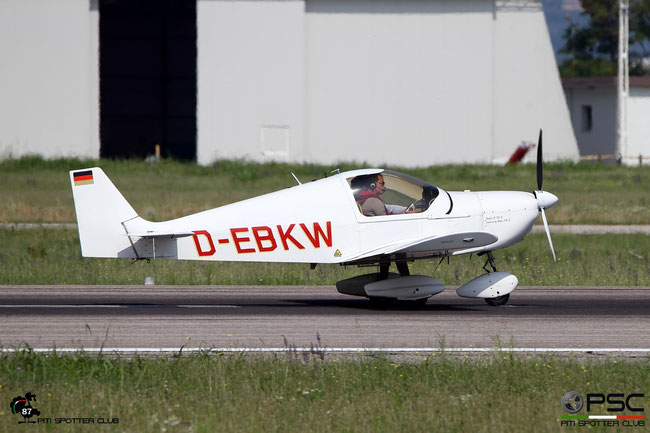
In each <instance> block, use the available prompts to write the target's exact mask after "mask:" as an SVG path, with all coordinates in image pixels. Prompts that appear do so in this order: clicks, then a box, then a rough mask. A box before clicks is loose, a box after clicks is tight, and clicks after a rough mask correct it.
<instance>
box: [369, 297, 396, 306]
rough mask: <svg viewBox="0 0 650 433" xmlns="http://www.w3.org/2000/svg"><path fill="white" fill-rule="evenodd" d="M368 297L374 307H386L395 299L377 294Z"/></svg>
mask: <svg viewBox="0 0 650 433" xmlns="http://www.w3.org/2000/svg"><path fill="white" fill-rule="evenodd" d="M368 299H370V303H371V304H372V305H374V306H376V307H388V306H389V305H393V304H394V303H395V301H397V299H396V298H382V297H378V296H371V297H370V298H368Z"/></svg>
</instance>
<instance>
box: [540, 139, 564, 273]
mask: <svg viewBox="0 0 650 433" xmlns="http://www.w3.org/2000/svg"><path fill="white" fill-rule="evenodd" d="M543 183H544V161H543V159H542V130H541V129H540V130H539V139H538V141H537V190H536V191H535V192H534V194H535V198H537V208H538V209H539V210H540V212H541V213H542V222H543V223H544V230H545V231H546V237H547V238H548V244H549V245H550V246H551V253H553V261H554V262H557V258H556V257H555V250H554V249H553V241H552V240H551V232H550V230H549V229H548V221H546V213H545V212H544V209H546V208H549V207H551V206H553V205H554V204H555V203H557V201H558V198H557V197H556V196H555V195H554V194H551V193H550V192H546V191H543V190H542V184H543Z"/></svg>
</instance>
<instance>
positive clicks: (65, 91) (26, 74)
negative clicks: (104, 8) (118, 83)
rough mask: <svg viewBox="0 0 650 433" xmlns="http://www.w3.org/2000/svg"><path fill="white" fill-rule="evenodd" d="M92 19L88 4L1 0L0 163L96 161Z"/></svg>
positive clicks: (95, 20) (84, 0)
mask: <svg viewBox="0 0 650 433" xmlns="http://www.w3.org/2000/svg"><path fill="white" fill-rule="evenodd" d="M98 26H99V16H98V12H97V2H96V1H89V0H57V1H52V0H0V53H2V67H0V95H1V96H0V158H2V157H8V156H13V157H18V156H21V155H25V154H40V155H42V156H44V157H48V158H51V157H59V156H74V157H92V158H97V157H99V58H98V41H99V31H98Z"/></svg>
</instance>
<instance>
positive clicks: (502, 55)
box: [492, 1, 578, 163]
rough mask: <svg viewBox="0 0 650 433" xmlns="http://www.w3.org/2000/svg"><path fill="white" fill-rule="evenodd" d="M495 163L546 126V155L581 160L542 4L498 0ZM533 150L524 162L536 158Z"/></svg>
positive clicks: (495, 35) (495, 65) (493, 63)
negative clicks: (578, 158)
mask: <svg viewBox="0 0 650 433" xmlns="http://www.w3.org/2000/svg"><path fill="white" fill-rule="evenodd" d="M493 43H494V53H495V54H494V58H493V59H492V67H493V68H494V72H493V76H494V86H493V92H494V109H493V111H494V114H493V115H494V121H493V125H494V137H493V141H492V162H498V163H504V162H506V161H507V159H508V157H509V156H510V154H511V153H512V152H513V150H514V147H515V146H516V145H517V144H519V143H520V142H521V141H522V140H525V141H529V142H537V137H538V135H539V129H540V128H542V129H543V130H544V160H545V161H551V160H558V159H559V160H577V157H578V149H577V143H576V138H575V135H574V131H573V125H572V123H571V118H570V115H569V110H568V107H567V104H566V100H565V96H564V91H563V89H562V82H561V80H560V74H559V71H558V69H557V65H556V62H555V54H554V52H553V47H552V45H551V39H550V36H549V33H548V28H547V25H546V21H545V19H544V14H543V11H542V8H541V4H540V3H538V2H535V1H512V2H510V1H497V9H496V21H495V26H494V42H493ZM536 158H537V153H536V152H529V153H528V154H527V155H526V157H525V159H524V161H531V162H532V161H535V160H536Z"/></svg>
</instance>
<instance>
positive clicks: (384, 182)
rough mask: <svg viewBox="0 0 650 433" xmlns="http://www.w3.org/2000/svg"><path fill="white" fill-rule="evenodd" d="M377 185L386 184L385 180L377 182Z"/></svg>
mask: <svg viewBox="0 0 650 433" xmlns="http://www.w3.org/2000/svg"><path fill="white" fill-rule="evenodd" d="M377 183H378V184H379V185H381V186H384V185H386V182H377Z"/></svg>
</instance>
